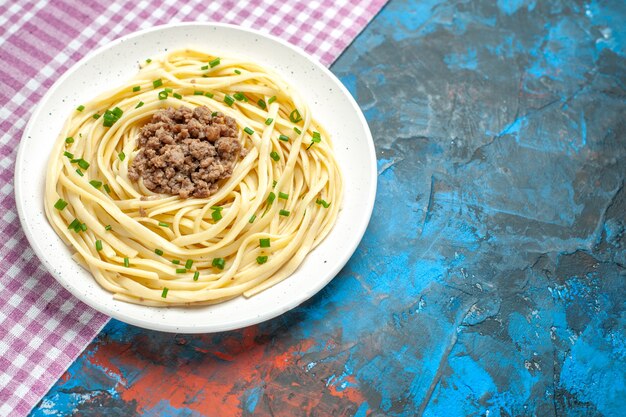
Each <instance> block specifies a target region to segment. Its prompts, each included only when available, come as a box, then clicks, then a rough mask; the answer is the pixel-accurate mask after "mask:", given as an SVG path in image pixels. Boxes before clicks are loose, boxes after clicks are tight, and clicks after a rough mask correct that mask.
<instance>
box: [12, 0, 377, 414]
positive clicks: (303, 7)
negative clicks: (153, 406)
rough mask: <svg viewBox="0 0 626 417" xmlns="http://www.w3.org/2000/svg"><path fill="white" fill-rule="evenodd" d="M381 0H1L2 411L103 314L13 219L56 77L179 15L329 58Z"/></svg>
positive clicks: (77, 346) (51, 372) (50, 374)
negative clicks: (40, 107)
mask: <svg viewBox="0 0 626 417" xmlns="http://www.w3.org/2000/svg"><path fill="white" fill-rule="evenodd" d="M385 2H386V0H373V1H367V0H337V1H332V0H318V1H307V0H291V1H271V0H265V1H261V0H252V1H240V2H236V1H206V0H205V1H201V0H140V1H122V0H112V1H100V2H98V1H94V0H80V1H79V0H52V1H42V0H17V1H0V63H1V65H0V98H1V103H2V109H1V110H0V112H1V115H0V207H1V209H0V416H21V415H26V414H28V412H29V411H30V410H31V408H32V407H33V406H34V405H35V404H36V403H37V402H38V401H39V400H40V398H41V397H42V396H43V395H44V394H45V393H46V392H47V391H48V389H49V388H50V386H51V385H52V384H53V383H54V382H55V381H56V380H57V379H58V378H59V376H60V375H61V374H62V373H63V372H64V371H65V369H67V367H68V366H69V365H70V364H71V363H72V361H74V359H75V358H76V356H77V355H78V354H79V353H80V352H81V351H82V350H83V349H84V348H85V347H86V345H87V344H88V343H89V342H91V340H92V339H93V338H94V336H95V335H96V334H97V333H98V332H99V331H100V329H101V328H102V326H104V324H106V322H107V321H108V319H109V318H108V317H106V316H104V315H102V314H100V313H98V312H96V311H94V310H92V309H91V308H89V307H88V306H86V305H84V304H82V303H81V302H80V301H78V300H77V299H75V298H73V297H72V296H71V295H70V294H69V293H68V292H67V291H65V290H64V289H63V288H62V287H61V286H60V285H58V284H57V282H56V281H55V280H54V279H53V278H52V277H51V276H50V275H49V274H48V273H47V272H46V270H45V269H44V267H43V266H42V265H41V263H40V262H39V260H38V259H37V257H36V256H35V254H34V253H33V251H32V249H31V248H30V246H29V245H28V242H27V240H26V237H25V236H24V233H23V231H22V230H21V227H20V223H19V220H18V217H17V211H16V207H15V197H14V190H13V167H14V163H15V157H16V151H17V147H18V144H19V141H20V138H21V135H22V132H23V129H24V127H25V126H26V123H27V122H28V119H29V117H30V115H31V111H32V109H33V108H34V106H35V105H36V104H37V102H38V101H39V100H40V99H41V97H42V96H43V95H44V94H45V92H46V91H47V90H48V88H50V86H51V85H52V84H53V82H54V80H55V79H57V78H58V77H59V76H60V75H61V74H63V73H64V72H65V71H66V70H67V69H68V68H69V67H71V66H72V65H73V64H74V63H75V62H76V61H78V60H79V59H81V58H82V57H83V56H84V55H85V54H86V53H87V52H89V51H90V50H92V49H94V48H96V47H99V46H101V45H104V44H106V43H107V42H109V41H111V40H113V39H115V38H117V37H120V36H122V35H125V34H127V33H130V32H134V31H136V30H139V29H145V28H148V27H151V26H154V25H159V24H164V23H168V22H181V21H200V22H209V21H217V22H227V23H234V24H238V25H241V26H246V27H251V28H255V29H258V30H261V31H264V32H267V33H271V34H273V35H276V36H279V37H281V38H283V39H285V40H287V41H289V42H291V43H292V44H295V45H297V46H299V47H301V48H302V49H304V50H306V51H307V52H309V53H310V54H311V55H313V56H314V57H316V58H317V59H319V60H320V61H321V62H322V63H324V64H326V65H330V64H331V63H332V62H333V61H334V60H335V59H336V58H337V57H338V56H339V54H340V53H341V52H342V51H343V50H344V49H345V48H346V47H347V46H348V44H349V43H350V42H351V41H352V40H353V39H354V38H355V37H356V36H357V35H358V33H359V32H360V31H361V30H362V29H363V28H364V27H365V25H366V24H367V23H368V22H369V21H370V20H371V19H372V18H373V17H374V15H375V14H376V13H377V12H378V11H379V10H380V8H381V7H382V6H383V5H384V3H385Z"/></svg>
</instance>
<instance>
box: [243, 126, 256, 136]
mask: <svg viewBox="0 0 626 417" xmlns="http://www.w3.org/2000/svg"><path fill="white" fill-rule="evenodd" d="M243 131H244V132H246V133H247V134H248V135H251V134H253V133H254V130H252V129H250V128H249V127H246V128H245V129H244V130H243Z"/></svg>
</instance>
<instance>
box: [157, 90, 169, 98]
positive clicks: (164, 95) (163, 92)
mask: <svg viewBox="0 0 626 417" xmlns="http://www.w3.org/2000/svg"><path fill="white" fill-rule="evenodd" d="M166 98H167V91H165V90H163V91H159V100H165V99H166Z"/></svg>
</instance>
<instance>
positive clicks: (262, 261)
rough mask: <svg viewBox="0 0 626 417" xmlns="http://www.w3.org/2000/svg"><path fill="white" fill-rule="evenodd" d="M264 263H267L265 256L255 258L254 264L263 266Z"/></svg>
mask: <svg viewBox="0 0 626 417" xmlns="http://www.w3.org/2000/svg"><path fill="white" fill-rule="evenodd" d="M265 262H267V256H257V257H256V263H258V264H259V265H263V264H264V263H265Z"/></svg>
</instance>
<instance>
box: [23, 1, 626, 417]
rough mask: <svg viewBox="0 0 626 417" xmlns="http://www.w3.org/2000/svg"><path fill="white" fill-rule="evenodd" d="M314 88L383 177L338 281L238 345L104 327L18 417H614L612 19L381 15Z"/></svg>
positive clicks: (620, 76)
mask: <svg viewBox="0 0 626 417" xmlns="http://www.w3.org/2000/svg"><path fill="white" fill-rule="evenodd" d="M332 71H333V72H334V73H335V74H336V75H337V76H338V77H339V78H340V79H341V81H342V82H343V83H344V84H345V85H346V86H347V87H348V89H349V90H350V92H351V93H352V94H353V95H354V97H355V98H356V99H357V101H358V103H359V105H360V106H361V109H362V110H363V112H364V113H365V116H366V117H367V120H368V122H369V124H370V127H371V129H372V132H373V136H374V139H375V144H376V150H377V156H378V173H379V177H378V179H379V189H378V195H377V199H376V206H375V208H374V214H373V216H372V220H371V223H370V225H369V228H368V230H367V232H366V234H365V237H364V239H363V241H362V243H361V245H360V246H359V248H358V250H357V251H356V253H355V254H354V256H353V257H352V259H351V260H350V262H349V263H348V265H347V266H346V267H345V268H344V269H343V271H341V273H340V274H339V275H338V276H337V277H336V278H335V279H334V280H333V281H332V282H331V283H330V284H329V285H328V286H327V287H326V288H325V289H324V290H323V291H321V292H320V293H319V294H318V295H317V296H315V297H314V298H313V299H311V300H310V301H309V302H307V303H305V304H304V305H302V306H300V307H299V308H296V309H295V310H293V311H291V312H289V313H286V314H284V315H282V316H280V317H278V318H276V319H274V320H271V321H269V322H266V323H263V324H260V325H258V326H253V327H250V328H246V329H243V330H239V331H233V332H226V333H220V334H213V335H173V334H166V333H159V332H154V331H147V330H143V329H140V328H136V327H133V326H130V325H126V324H123V323H121V322H118V321H115V320H113V321H111V322H110V323H109V324H108V325H107V326H106V327H105V328H104V330H103V331H102V333H101V334H100V335H99V336H98V337H97V339H96V340H94V342H93V343H92V344H91V345H90V346H89V347H88V348H87V349H86V350H85V352H84V353H83V354H82V355H81V356H80V357H79V358H78V359H77V360H76V362H75V363H74V364H73V365H72V366H71V367H70V368H69V370H68V371H67V372H66V373H65V375H64V376H63V377H62V378H61V379H60V380H59V381H58V382H57V383H56V385H54V386H53V387H52V389H51V390H50V392H49V393H48V394H47V395H46V396H45V397H44V398H43V400H42V401H41V402H40V403H39V404H38V405H37V407H36V408H35V409H34V410H33V412H32V415H33V416H37V417H40V416H50V415H76V416H100V415H106V416H132V415H140V414H141V415H148V416H159V415H167V416H172V415H181V416H251V415H258V416H301V415H310V416H327V415H333V416H359V417H362V416H413V415H420V414H423V415H425V416H461V415H464V416H470V415H471V416H474V415H476V416H478V415H484V416H557V415H558V416H563V415H566V416H583V415H584V416H624V415H626V402H625V401H624V400H626V384H625V374H626V334H625V333H626V332H625V328H626V309H625V300H626V297H625V296H626V277H625V275H626V274H625V271H626V269H625V268H626V251H625V249H624V243H625V237H624V226H625V225H626V189H624V180H625V177H626V117H625V116H626V2H624V1H623V0H614V1H597V0H591V1H578V0H577V1H557V0H549V1H543V0H541V1H540V0H510V1H507V0H498V1H497V2H496V1H490V0H460V1H437V0H420V1H418V0H412V1H396V0H392V1H391V2H390V3H389V4H388V5H387V6H386V7H385V8H384V9H383V11H382V12H381V13H380V14H379V15H378V16H377V17H376V18H375V19H374V20H373V21H372V23H371V24H370V25H369V26H368V27H367V28H366V29H365V31H364V32H363V33H362V34H361V35H360V36H359V37H358V38H357V40H356V41H355V42H354V43H353V44H352V45H351V46H350V47H349V48H348V49H347V50H346V52H345V53H344V54H343V55H342V56H341V58H340V59H339V60H338V61H337V62H336V63H335V64H334V65H333V66H332ZM336 140H337V141H340V140H341V138H336Z"/></svg>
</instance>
